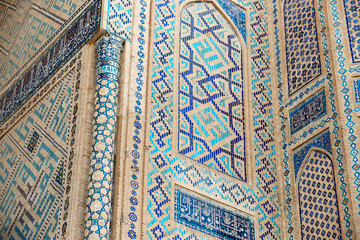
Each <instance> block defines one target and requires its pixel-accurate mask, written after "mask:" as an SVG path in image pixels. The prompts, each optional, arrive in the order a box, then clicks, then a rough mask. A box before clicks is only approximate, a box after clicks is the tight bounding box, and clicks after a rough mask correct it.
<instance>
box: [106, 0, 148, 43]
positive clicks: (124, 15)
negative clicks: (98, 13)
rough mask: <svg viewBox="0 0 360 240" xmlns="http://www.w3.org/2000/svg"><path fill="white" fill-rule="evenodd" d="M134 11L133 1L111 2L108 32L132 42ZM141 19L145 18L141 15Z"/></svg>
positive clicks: (111, 0) (109, 3) (117, 0)
mask: <svg viewBox="0 0 360 240" xmlns="http://www.w3.org/2000/svg"><path fill="white" fill-rule="evenodd" d="M132 11H133V1H132V0H109V1H108V13H107V24H106V30H107V31H108V32H111V33H112V34H115V35H117V36H119V37H121V38H123V39H126V40H131V25H132ZM140 17H144V16H143V15H141V14H140Z"/></svg>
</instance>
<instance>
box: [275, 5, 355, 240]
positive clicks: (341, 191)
mask: <svg viewBox="0 0 360 240" xmlns="http://www.w3.org/2000/svg"><path fill="white" fill-rule="evenodd" d="M336 4H338V2H337V1H331V2H330V4H328V3H327V2H326V4H325V1H322V0H320V1H309V2H307V1H303V2H300V1H296V2H294V3H292V4H289V6H290V5H291V6H292V7H294V8H293V9H292V10H291V11H292V13H293V14H296V15H295V16H296V19H295V18H294V16H290V15H289V16H285V19H283V17H282V16H283V13H282V12H281V11H282V10H281V9H282V7H281V5H282V2H281V1H277V0H273V1H272V9H271V12H272V13H273V14H274V18H273V21H272V24H273V27H274V28H273V31H274V33H275V35H274V43H275V51H274V55H273V56H274V59H276V61H274V64H273V66H274V67H275V71H274V76H276V80H277V85H276V87H277V92H278V101H279V114H280V118H279V121H280V122H281V125H280V130H281V136H282V148H281V149H282V151H281V154H280V156H281V162H282V166H283V170H281V176H279V177H280V179H281V185H282V186H283V194H282V196H281V198H283V199H284V208H285V209H286V212H285V213H284V214H283V218H284V220H285V224H284V229H285V230H284V237H285V239H297V237H298V236H299V235H300V234H302V236H303V238H306V237H307V236H308V235H309V236H310V237H312V236H318V237H321V238H325V239H327V238H333V237H334V238H335V239H336V238H338V239H340V238H341V239H356V237H357V236H356V235H355V234H354V230H355V229H356V228H357V227H356V226H354V224H353V222H354V221H355V220H354V219H355V218H356V215H355V216H354V214H352V213H355V214H356V212H352V211H353V206H354V205H352V203H351V201H352V200H350V199H351V198H352V199H355V198H354V197H355V196H354V197H352V196H353V195H352V194H353V190H354V189H355V188H354V186H351V184H350V182H349V180H350V179H351V178H352V176H351V172H352V171H353V170H352V169H351V168H350V166H355V165H356V164H355V165H354V163H355V162H356V161H357V158H356V157H355V158H356V160H355V159H354V163H351V162H352V161H351V158H353V157H350V158H349V156H356V154H357V150H355V148H356V146H357V145H356V144H355V140H356V139H357V137H356V136H355V133H354V130H353V129H352V127H353V126H354V122H353V120H352V116H351V115H349V114H350V113H351V112H352V111H353V110H351V109H350V108H349V106H350V104H349V100H350V98H349V97H348V96H344V97H342V96H341V95H342V94H345V95H348V92H349V89H348V87H345V86H348V83H345V79H346V78H345V77H344V76H341V75H338V73H339V72H340V71H339V72H336V71H337V67H336V66H337V64H339V65H340V66H342V67H343V66H344V63H343V61H344V60H345V57H344V54H343V52H342V49H343V48H344V46H343V45H344V44H343V43H342V41H341V40H339V37H340V36H343V35H341V34H339V30H337V32H333V30H332V29H333V28H337V27H338V26H339V25H340V23H339V22H337V20H338V19H339V17H338V16H337V14H338V13H339V12H338V9H337V8H336V7H334V6H335V5H336ZM299 7H300V8H299ZM325 8H327V9H325ZM301 9H303V10H302V11H301ZM286 11H288V10H287V9H284V12H286ZM291 11H289V13H291ZM327 11H328V12H327ZM289 18H291V19H294V21H295V20H296V21H295V22H296V23H297V24H298V23H301V26H299V25H297V26H296V31H297V32H296V33H297V34H298V35H299V34H301V35H302V36H301V39H298V40H299V42H298V44H296V45H294V47H296V48H297V49H298V50H299V52H298V55H297V56H300V54H301V51H303V50H305V49H308V50H311V51H313V55H310V56H311V58H310V59H309V61H310V60H311V61H315V62H316V65H314V66H312V67H311V69H312V68H314V69H315V70H316V69H318V70H319V71H318V72H317V73H318V74H315V75H313V77H312V78H313V79H312V80H310V81H308V82H307V83H306V84H303V85H302V88H301V90H299V91H297V92H295V91H293V92H292V90H291V88H290V87H289V88H286V87H284V86H286V85H287V84H288V76H289V66H290V64H292V63H291V59H289V58H288V57H286V58H285V57H284V54H285V53H287V56H288V49H289V39H290V36H291V34H292V33H290V32H289V31H288V30H286V31H284V29H285V28H284V27H283V21H284V22H285V23H286V22H289ZM307 24H309V25H310V26H309V25H307ZM314 25H316V29H317V30H316V31H315V29H314V28H313V27H314ZM285 26H286V27H288V23H286V24H285ZM292 27H293V28H294V26H292ZM304 27H306V29H305V30H307V31H311V32H310V33H309V32H308V33H307V34H306V31H304ZM293 30H294V29H293ZM309 34H310V35H309ZM305 35H307V36H311V37H310V38H312V43H313V45H312V47H311V48H310V42H308V43H307V44H308V46H307V47H306V48H305V46H306V45H303V44H302V43H303V41H304V39H303V38H304V36H305ZM316 38H317V39H316ZM300 40H301V41H300ZM308 40H310V39H308ZM316 42H317V43H318V46H317V47H316V45H317V44H316ZM294 43H295V42H294ZM330 43H331V44H330ZM301 48H303V49H301ZM316 48H317V49H318V50H316ZM338 51H340V52H338ZM295 60H296V59H295ZM339 61H341V62H339ZM299 62H301V63H302V64H305V65H303V66H304V67H307V66H308V65H306V64H308V62H307V61H306V59H304V60H301V61H300V60H299ZM320 64H321V66H320ZM299 66H300V65H299ZM320 69H321V70H320ZM344 72H345V71H344V70H343V73H344ZM298 73H299V74H301V72H298ZM343 73H342V74H343ZM304 74H305V72H304ZM340 79H342V80H340ZM342 81H343V82H342ZM341 85H342V86H341ZM351 85H352V86H353V84H352V82H351ZM336 88H337V90H338V91H336ZM322 89H324V90H325V92H324V96H325V101H324V103H323V104H321V105H322V107H320V105H319V108H317V107H314V108H313V109H311V108H310V106H311V104H310V102H312V101H314V97H315V96H320V95H321V92H322V91H323V90H322ZM340 92H341V93H340ZM353 96H355V94H353ZM344 101H345V102H348V103H347V105H346V107H345V108H344V109H343V110H342V108H343V106H341V105H342V103H343V102H344ZM350 101H352V100H350ZM354 103H355V97H354ZM306 106H307V107H306ZM314 106H315V105H314ZM306 108H307V109H306ZM300 111H301V112H302V114H303V116H302V118H303V119H304V120H305V119H306V120H305V121H304V122H309V123H307V124H300V126H301V129H300V130H298V131H294V126H293V123H294V122H291V118H292V117H294V115H293V113H294V112H300ZM342 111H344V112H345V113H346V114H344V115H343V116H342V117H341V118H339V115H341V114H342V113H341V112H342ZM315 116H318V117H315ZM289 118H290V119H289ZM340 119H346V120H345V121H343V120H341V121H340ZM343 124H345V125H346V126H347V127H349V128H350V131H349V133H346V131H345V132H340V131H339V130H340V127H339V126H340V125H343ZM297 127H298V126H295V129H296V128H297ZM327 129H328V130H327ZM343 134H344V135H343ZM319 149H323V150H324V151H323V153H321V154H320V153H316V151H315V150H319ZM325 152H326V154H324V153H325ZM309 153H311V154H312V155H311V157H310V158H307V156H308V155H307V154H309ZM314 154H315V155H316V154H317V156H315V155H314ZM308 159H314V161H313V163H312V164H313V165H312V166H308V165H306V166H304V164H306V163H308V162H306V161H308ZM316 159H318V161H316ZM321 159H322V160H321ZM325 159H326V162H327V165H326V166H325V165H322V164H325ZM321 161H323V162H322V163H321ZM316 165H317V166H316ZM320 165H321V166H320ZM330 166H331V167H330ZM304 168H305V170H304ZM330 168H332V169H331V170H330ZM326 171H327V173H325V172H326ZM310 172H311V173H310ZM324 174H326V177H324ZM354 175H355V176H356V173H355V174H354ZM313 178H314V179H313ZM323 178H326V179H325V184H327V186H326V191H327V192H331V194H330V195H331V196H330V197H328V198H329V199H330V198H331V199H332V200H333V202H332V204H330V203H329V202H327V203H326V204H330V205H331V206H329V205H327V206H326V207H327V210H326V211H327V213H326V214H324V213H325V212H326V211H325V206H323V205H322V204H324V202H323V200H321V201H322V203H321V204H320V202H319V201H320V199H321V197H320V198H319V196H318V194H320V191H325V189H322V186H323V185H322V184H323V183H324V182H323V180H321V179H323ZM305 179H306V181H305V186H304V185H301V184H302V182H303V180H305ZM319 179H320V180H319ZM299 181H301V184H300V185H301V186H298V185H297V184H298V183H299ZM320 182H321V185H320V187H316V186H318V185H319V184H320ZM295 183H296V184H295ZM307 183H309V184H310V186H311V187H309V186H307ZM313 185H314V186H315V187H316V192H314V187H313ZM329 186H330V187H329ZM305 188H306V192H304V191H305ZM328 188H329V189H328ZM309 189H311V191H310V192H308V191H309ZM318 190H319V191H318ZM357 191H359V188H358V190H357ZM321 194H323V192H322V193H321ZM327 194H328V193H327ZM355 195H358V193H356V194H355ZM298 196H299V198H298ZM358 196H359V195H358ZM309 197H311V199H312V200H309ZM297 198H298V199H299V201H297ZM305 198H306V199H305ZM336 198H337V199H336ZM310 204H311V205H310ZM299 205H300V206H299ZM316 205H317V207H316ZM310 206H311V209H310ZM320 206H322V208H321V209H322V210H321V211H320V210H319V208H320ZM300 207H301V210H300ZM315 207H316V208H315ZM331 209H332V211H331V212H330V210H331ZM321 213H323V214H324V215H321ZM327 215H328V217H329V218H328V219H326V220H325V219H324V218H323V219H320V218H321V216H322V217H326V216H327ZM317 221H318V223H317ZM329 221H330V222H329ZM311 222H312V223H311ZM321 222H324V224H325V225H324V226H325V227H324V228H325V229H328V231H326V232H324V231H323V227H321ZM327 224H329V225H328V227H326V226H327ZM310 225H312V226H310ZM328 235H330V237H329V236H328ZM340 235H341V236H340Z"/></svg>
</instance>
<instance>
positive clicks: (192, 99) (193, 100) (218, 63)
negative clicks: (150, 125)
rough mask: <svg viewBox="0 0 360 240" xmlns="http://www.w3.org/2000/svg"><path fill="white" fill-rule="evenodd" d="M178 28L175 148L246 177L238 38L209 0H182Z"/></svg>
mask: <svg viewBox="0 0 360 240" xmlns="http://www.w3.org/2000/svg"><path fill="white" fill-rule="evenodd" d="M180 28H181V31H180V63H179V90H178V92H179V96H178V98H179V106H178V111H179V120H178V121H179V126H178V151H179V153H180V154H183V155H185V156H187V157H189V158H191V159H194V160H196V161H198V162H200V163H203V164H205V165H207V166H210V167H212V168H214V169H216V170H218V171H220V172H223V173H226V174H228V175H230V176H233V177H236V178H239V179H241V180H243V181H246V160H245V159H246V153H245V122H244V119H245V116H244V115H245V114H244V89H243V88H244V83H243V73H242V56H241V54H242V51H241V45H240V41H239V39H238V37H237V36H236V33H235V32H234V30H233V29H232V28H231V26H230V25H229V24H228V23H227V21H226V20H225V19H224V17H223V16H222V15H221V13H220V12H218V11H217V10H216V8H215V6H214V5H213V4H211V3H200V2H198V3H192V4H188V5H186V6H185V7H184V9H183V11H182V14H181V26H180ZM213 49H217V51H213ZM158 129H159V126H158V127H157V128H156V129H155V130H157V131H159V130H158ZM165 129H166V128H163V131H165Z"/></svg>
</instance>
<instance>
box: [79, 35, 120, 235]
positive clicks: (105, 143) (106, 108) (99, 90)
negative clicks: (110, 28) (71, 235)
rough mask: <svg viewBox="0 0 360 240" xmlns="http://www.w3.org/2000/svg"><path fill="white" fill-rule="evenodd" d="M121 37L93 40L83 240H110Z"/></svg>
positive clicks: (103, 37) (104, 37)
mask: <svg viewBox="0 0 360 240" xmlns="http://www.w3.org/2000/svg"><path fill="white" fill-rule="evenodd" d="M121 51H122V40H121V39H120V38H118V37H115V36H113V35H109V34H108V33H105V35H104V36H102V37H101V38H100V39H99V40H98V41H97V43H96V54H97V59H96V87H95V111H94V126H93V145H92V153H91V160H90V173H89V175H90V178H89V186H88V196H87V201H86V204H87V213H86V218H85V239H89V240H94V239H104V240H105V239H109V238H110V220H111V196H112V184H113V176H112V175H113V174H112V173H113V168H114V167H113V165H114V164H113V162H114V144H115V142H114V139H115V125H116V109H117V106H116V105H117V95H118V80H119V66H120V53H121Z"/></svg>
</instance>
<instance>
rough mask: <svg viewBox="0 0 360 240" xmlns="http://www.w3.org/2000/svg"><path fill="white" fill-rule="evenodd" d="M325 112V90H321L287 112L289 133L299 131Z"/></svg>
mask: <svg viewBox="0 0 360 240" xmlns="http://www.w3.org/2000/svg"><path fill="white" fill-rule="evenodd" d="M325 114H326V100H325V90H322V91H321V92H319V93H317V94H315V95H314V96H312V97H310V98H309V99H308V100H306V101H304V102H303V103H301V104H300V105H299V106H297V107H296V108H294V109H292V110H291V111H290V112H289V116H290V132H291V134H294V133H296V132H298V131H300V130H301V129H303V128H304V127H306V126H307V125H308V124H309V123H311V122H314V121H316V120H318V119H319V118H321V117H323V116H324V115H325Z"/></svg>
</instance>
